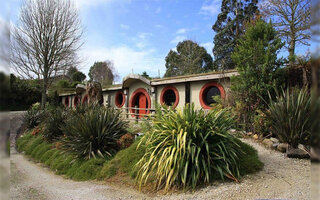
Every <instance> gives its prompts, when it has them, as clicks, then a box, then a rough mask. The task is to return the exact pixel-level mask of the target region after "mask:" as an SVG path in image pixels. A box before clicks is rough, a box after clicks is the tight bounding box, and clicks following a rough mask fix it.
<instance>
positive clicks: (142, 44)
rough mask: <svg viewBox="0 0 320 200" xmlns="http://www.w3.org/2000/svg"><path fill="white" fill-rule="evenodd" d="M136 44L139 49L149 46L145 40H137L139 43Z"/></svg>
mask: <svg viewBox="0 0 320 200" xmlns="http://www.w3.org/2000/svg"><path fill="white" fill-rule="evenodd" d="M136 46H137V47H138V48H139V49H143V48H144V47H146V46H147V43H146V42H143V41H141V42H137V43H136Z"/></svg>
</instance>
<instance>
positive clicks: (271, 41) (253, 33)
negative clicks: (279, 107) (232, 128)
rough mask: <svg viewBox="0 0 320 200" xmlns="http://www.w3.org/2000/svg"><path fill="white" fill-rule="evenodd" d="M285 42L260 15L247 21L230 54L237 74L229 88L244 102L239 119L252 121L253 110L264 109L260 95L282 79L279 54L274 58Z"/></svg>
mask: <svg viewBox="0 0 320 200" xmlns="http://www.w3.org/2000/svg"><path fill="white" fill-rule="evenodd" d="M283 45H284V43H283V42H282V41H281V39H280V37H279V35H278V34H277V32H276V31H275V29H274V28H273V26H272V24H271V22H270V23H266V22H265V21H263V20H261V19H259V20H257V21H255V22H254V23H252V24H250V25H249V26H248V28H247V30H246V33H245V34H244V35H243V37H241V39H240V40H239V44H238V45H237V46H236V47H235V50H234V52H233V54H232V56H231V58H232V60H233V62H234V63H235V66H236V69H237V70H238V72H239V76H236V77H232V79H231V81H232V85H231V91H232V93H233V95H235V97H236V98H235V99H236V101H238V103H240V104H241V105H242V106H243V109H244V110H242V112H241V113H242V114H243V116H242V119H243V120H244V122H245V123H246V124H252V120H253V119H252V114H254V110H256V109H263V108H264V106H265V105H264V103H263V101H262V100H261V97H262V98H264V99H267V95H268V91H272V90H273V88H274V87H279V86H280V85H281V84H282V83H283V81H282V80H283V79H282V75H281V72H282V69H281V68H280V66H281V65H282V64H283V62H282V60H283V59H282V58H277V55H278V53H279V51H280V49H281V48H282V47H283Z"/></svg>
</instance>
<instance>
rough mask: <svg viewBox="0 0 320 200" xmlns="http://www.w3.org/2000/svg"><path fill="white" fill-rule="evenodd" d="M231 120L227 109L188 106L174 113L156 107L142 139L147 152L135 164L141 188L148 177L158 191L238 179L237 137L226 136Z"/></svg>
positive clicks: (231, 123)
mask: <svg viewBox="0 0 320 200" xmlns="http://www.w3.org/2000/svg"><path fill="white" fill-rule="evenodd" d="M232 127H233V118H232V117H231V114H230V113H229V112H228V110H226V109H221V110H219V111H216V110H210V111H208V113H206V112H205V111H203V110H195V109H194V105H187V106H186V107H185V108H184V109H183V111H178V112H175V111H173V110H172V109H165V110H163V111H162V112H161V110H160V109H159V108H158V110H157V114H156V116H155V118H154V119H153V128H152V130H150V131H149V132H148V133H145V135H144V136H143V137H142V139H141V143H142V142H145V145H146V153H145V154H144V156H143V157H142V158H141V159H140V161H139V162H138V163H137V168H138V169H139V171H138V175H137V181H138V183H139V185H140V187H141V186H142V185H143V184H144V183H146V182H147V181H148V180H149V179H150V178H151V177H152V178H154V179H155V180H156V186H157V187H158V188H160V187H162V186H165V189H169V188H170V187H172V186H173V185H177V186H183V187H189V186H191V187H192V188H195V187H196V186H197V185H199V184H202V183H209V182H210V181H212V180H213V179H215V178H216V177H217V176H218V177H219V178H221V179H224V178H225V177H228V178H230V179H233V180H236V178H237V177H239V175H240V173H239V164H238V160H239V156H240V155H241V150H240V148H239V142H238V140H236V138H235V137H234V136H232V135H230V134H229V133H228V130H229V129H230V128H232Z"/></svg>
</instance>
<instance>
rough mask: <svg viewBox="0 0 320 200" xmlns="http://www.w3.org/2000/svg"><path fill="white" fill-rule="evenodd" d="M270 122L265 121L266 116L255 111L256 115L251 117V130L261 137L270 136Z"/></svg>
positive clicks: (259, 111)
mask: <svg viewBox="0 0 320 200" xmlns="http://www.w3.org/2000/svg"><path fill="white" fill-rule="evenodd" d="M270 126H271V124H270V121H269V120H268V119H267V116H266V114H265V113H264V112H263V111H261V110H256V114H255V115H254V117H253V130H254V133H257V134H259V135H262V136H267V135H268V134H270Z"/></svg>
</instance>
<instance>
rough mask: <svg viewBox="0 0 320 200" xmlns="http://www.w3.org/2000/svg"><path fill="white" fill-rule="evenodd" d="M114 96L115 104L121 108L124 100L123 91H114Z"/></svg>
mask: <svg viewBox="0 0 320 200" xmlns="http://www.w3.org/2000/svg"><path fill="white" fill-rule="evenodd" d="M115 98H116V99H115V103H116V106H117V107H119V108H121V107H122V106H123V104H124V102H125V96H124V94H123V92H122V91H118V92H117V93H116V97H115Z"/></svg>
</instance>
